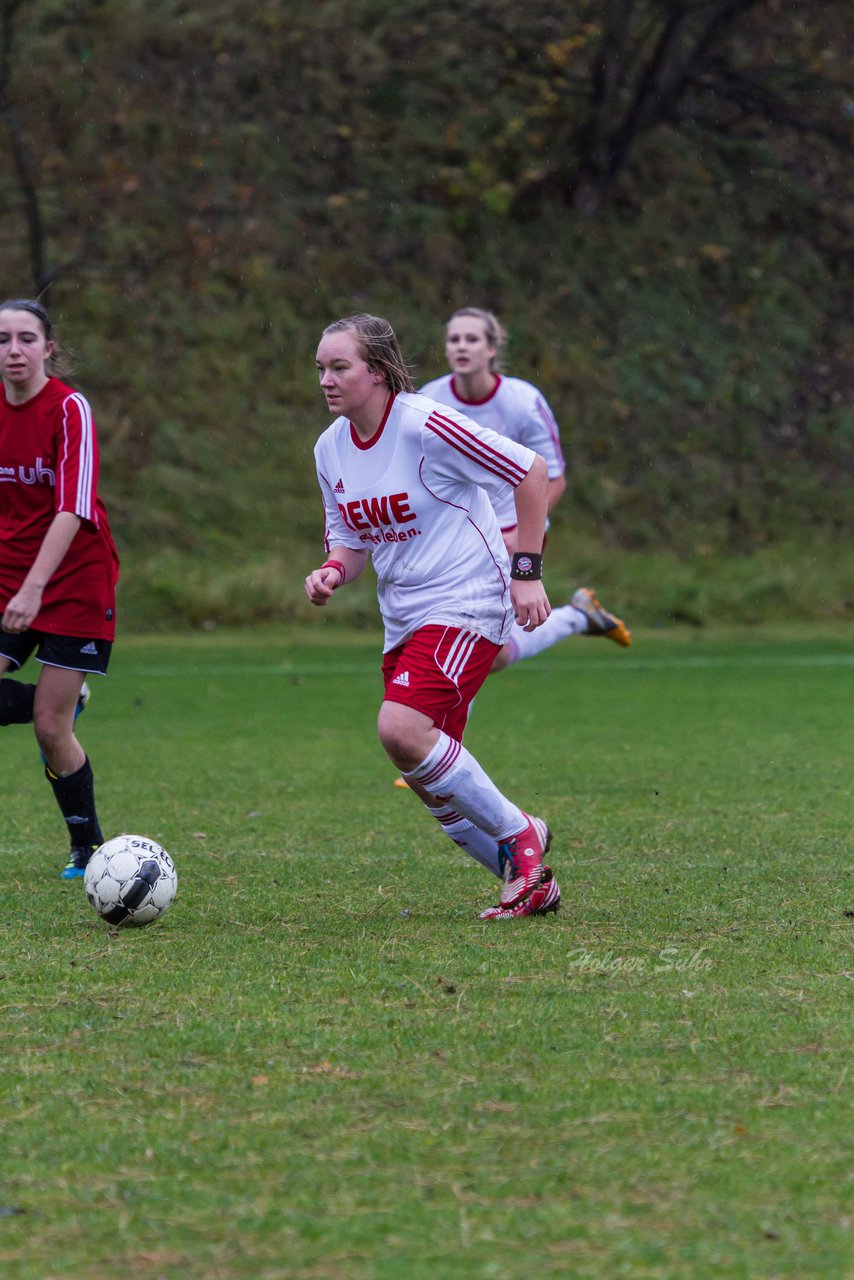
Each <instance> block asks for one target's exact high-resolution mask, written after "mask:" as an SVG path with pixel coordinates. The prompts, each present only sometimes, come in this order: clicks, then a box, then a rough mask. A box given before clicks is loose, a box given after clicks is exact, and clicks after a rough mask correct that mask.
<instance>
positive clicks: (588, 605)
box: [570, 587, 632, 649]
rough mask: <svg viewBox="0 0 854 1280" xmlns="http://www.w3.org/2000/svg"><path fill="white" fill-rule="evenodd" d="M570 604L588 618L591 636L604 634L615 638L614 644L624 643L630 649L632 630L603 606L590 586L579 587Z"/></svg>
mask: <svg viewBox="0 0 854 1280" xmlns="http://www.w3.org/2000/svg"><path fill="white" fill-rule="evenodd" d="M570 604H571V605H572V606H573V608H574V609H578V610H579V611H580V612H581V613H583V614H584V615H585V617H586V618H587V621H588V623H589V624H590V629H589V631H588V632H587V634H588V635H589V636H604V637H605V639H606V640H613V641H614V644H619V645H622V647H623V648H624V649H628V647H629V645H630V644H631V643H632V633H631V631H629V629H628V627H627V626H626V624H625V622H622V621H621V620H620V619H619V618H618V617H617V616H616V614H613V613H609V612H608V610H607V609H603V608H602V605H601V604H600V603H599V601H598V600H597V598H596V595H595V593H594V592H593V591H591V590H590V588H589V587H579V588H578V590H577V591H576V593H575V595H574V596H573V597H572V599H571V601H570Z"/></svg>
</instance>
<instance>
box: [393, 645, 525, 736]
mask: <svg viewBox="0 0 854 1280" xmlns="http://www.w3.org/2000/svg"><path fill="white" fill-rule="evenodd" d="M500 651H501V645H500V644H493V643H492V641H491V640H485V639H484V638H483V636H479V635H477V634H476V633H475V632H474V631H466V630H465V629H464V628H462V627H443V626H428V627H420V628H419V629H418V631H416V632H415V634H414V635H412V636H410V637H409V639H408V640H406V641H405V642H404V643H403V644H399V645H398V646H397V648H396V649H390V650H389V651H388V653H385V654H383V680H384V681H385V701H386V702H401V703H403V705H404V706H405V707H412V708H413V710H415V711H420V712H421V713H422V715H425V716H429V717H430V719H431V720H432V721H433V723H434V724H435V726H436V728H437V729H441V730H442V731H443V732H444V733H447V734H448V736H449V737H451V738H455V739H456V741H457V742H462V740H463V732H464V730H465V727H466V721H467V720H468V718H469V708H470V707H471V704H472V702H473V700H474V696H475V694H476V693H477V691H478V689H480V687H481V685H482V684H483V682H484V680H485V679H486V677H487V676H488V675H489V673H490V671H491V669H492V664H493V662H494V661H495V657H496V654H498V653H500Z"/></svg>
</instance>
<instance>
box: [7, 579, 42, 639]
mask: <svg viewBox="0 0 854 1280" xmlns="http://www.w3.org/2000/svg"><path fill="white" fill-rule="evenodd" d="M41 607H42V591H41V588H40V587H28V586H27V585H26V583H25V584H24V586H22V587H21V590H20V591H19V592H18V593H17V595H14V596H12V599H11V600H10V601H9V603H8V604H7V605H6V612H5V613H4V614H3V618H2V620H0V627H2V629H3V630H4V631H10V632H12V633H13V634H15V635H20V633H21V632H22V631H26V630H27V628H28V627H30V626H31V625H32V623H33V621H34V620H35V617H36V614H37V613H38V611H39V609H41Z"/></svg>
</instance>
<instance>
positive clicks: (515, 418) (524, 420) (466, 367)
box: [422, 307, 632, 671]
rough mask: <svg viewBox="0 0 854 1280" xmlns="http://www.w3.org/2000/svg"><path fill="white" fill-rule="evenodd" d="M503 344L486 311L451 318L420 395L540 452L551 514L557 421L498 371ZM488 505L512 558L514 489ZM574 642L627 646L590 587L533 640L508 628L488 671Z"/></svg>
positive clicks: (530, 391)
mask: <svg viewBox="0 0 854 1280" xmlns="http://www.w3.org/2000/svg"><path fill="white" fill-rule="evenodd" d="M506 341H507V335H506V333H505V331H504V329H503V328H502V326H501V325H500V324H499V322H498V320H497V319H496V317H495V316H494V315H493V314H492V312H490V311H482V310H480V309H479V308H477V307H463V308H461V309H460V310H459V311H455V312H454V314H453V315H452V316H451V318H450V320H449V321H448V323H447V325H446V326H445V355H446V358H447V361H448V364H449V366H450V370H451V372H450V373H447V374H445V375H444V376H443V377H441V378H436V379H435V381H433V382H428V383H427V385H426V386H425V387H424V388H423V389H422V394H423V395H425V396H429V397H430V399H432V400H438V401H440V403H442V404H445V405H449V406H451V407H453V408H454V409H457V410H459V412H460V413H464V414H465V415H466V417H468V418H471V419H472V420H473V421H474V422H478V423H480V424H481V426H485V427H490V428H491V429H492V430H493V431H497V432H499V433H500V434H501V435H503V436H507V438H508V439H510V440H516V441H518V443H519V444H524V445H527V446H528V448H529V449H534V450H535V451H536V452H537V453H539V454H540V455H541V456H542V457H543V458H544V459H545V461H546V465H547V467H548V474H549V492H548V509H549V511H551V510H552V508H553V507H554V506H555V504H556V503H557V502H558V501H559V500H560V498H561V497H562V495H563V492H564V489H565V488H566V480H565V478H564V472H565V470H566V464H565V462H564V457H563V452H562V450H561V446H560V436H559V433H558V426H557V422H556V421H555V417H554V414H553V413H552V411H551V409H550V408H549V406H548V404H547V403H546V400H545V399H544V397H543V396H542V395H541V394H540V392H539V391H538V390H537V388H536V387H534V386H532V385H531V383H530V382H524V381H523V380H522V379H521V378H509V377H507V376H506V375H505V374H502V373H501V372H500V371H499V354H500V350H501V347H502V346H503V345H504V343H505V342H506ZM494 504H495V513H496V515H497V517H498V522H499V524H500V526H501V532H502V534H503V536H504V541H505V543H506V544H507V550H508V551H509V552H510V553H511V554H512V553H513V552H514V551H515V550H516V545H517V529H516V518H515V512H514V507H513V494H512V490H511V489H510V488H509V487H508V486H504V487H503V488H502V489H500V490H499V491H498V493H497V495H496V497H495V499H494ZM547 527H548V526H547ZM573 635H592V636H606V637H607V638H608V639H609V640H613V641H614V642H615V643H616V644H618V645H622V646H623V647H628V645H630V644H631V642H632V638H631V633H630V632H629V630H628V628H627V627H626V625H625V624H624V623H623V622H621V621H620V619H619V618H617V617H615V616H614V614H612V613H608V611H607V610H606V609H603V607H602V605H601V604H600V602H599V601H598V600H597V598H596V595H595V593H594V592H593V591H592V590H591V589H590V588H589V587H579V589H578V590H577V591H576V592H575V594H574V595H573V597H572V600H571V602H570V603H569V604H567V605H564V606H563V607H562V608H558V609H553V610H552V613H551V615H550V617H549V620H548V622H547V623H546V624H545V626H543V627H540V628H539V629H538V630H537V631H536V632H535V633H526V632H524V631H522V630H521V628H518V627H514V628H513V631H512V632H511V635H510V639H509V641H508V643H507V644H506V645H505V646H504V647H503V649H502V650H501V653H500V654H499V655H498V657H497V658H496V660H495V663H494V664H493V668H492V669H493V671H499V670H501V669H502V668H503V667H506V666H509V665H510V664H511V663H513V662H519V661H521V660H522V659H524V658H532V657H534V655H535V654H538V653H542V652H543V650H544V649H548V648H550V647H551V645H553V644H557V642H558V641H559V640H565V639H567V638H568V637H569V636H573Z"/></svg>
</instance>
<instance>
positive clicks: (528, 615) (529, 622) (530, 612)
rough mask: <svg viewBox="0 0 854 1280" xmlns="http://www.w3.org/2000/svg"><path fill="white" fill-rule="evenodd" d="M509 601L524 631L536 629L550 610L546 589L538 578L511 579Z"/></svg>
mask: <svg viewBox="0 0 854 1280" xmlns="http://www.w3.org/2000/svg"><path fill="white" fill-rule="evenodd" d="M510 602H511V604H512V605H513V613H514V616H515V618H516V621H517V622H518V623H519V626H520V627H524V629H525V630H526V631H536V629H537V627H541V626H542V625H543V623H544V622H545V620H546V618H547V617H548V616H549V614H550V613H551V611H552V607H551V605H550V604H549V598H548V596H547V595H546V589H545V587H544V586H543V584H542V582H540V581H538V580H536V581H533V582H520V581H519V579H518V578H513V579H511V582H510Z"/></svg>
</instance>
